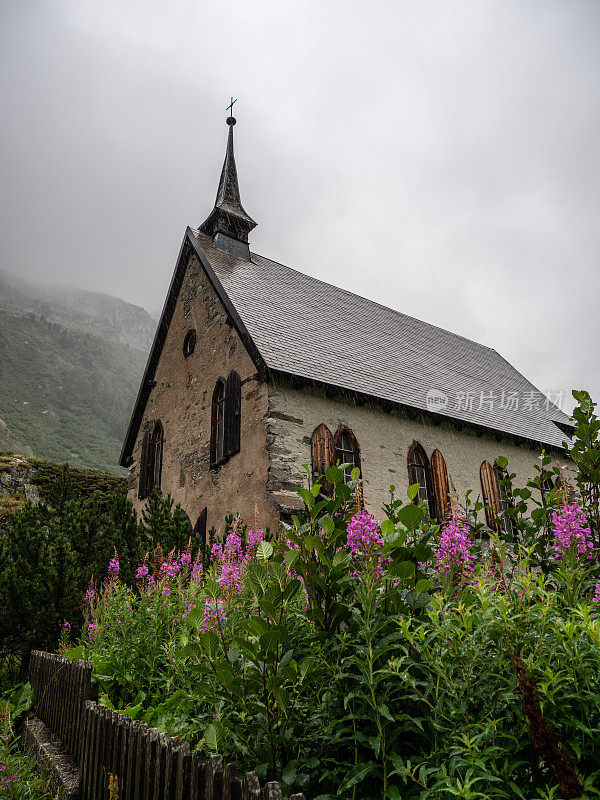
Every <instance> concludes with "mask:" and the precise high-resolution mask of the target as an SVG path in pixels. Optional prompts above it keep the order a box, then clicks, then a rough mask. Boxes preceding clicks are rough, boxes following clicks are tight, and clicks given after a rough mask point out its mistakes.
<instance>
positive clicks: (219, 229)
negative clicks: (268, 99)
mask: <svg viewBox="0 0 600 800" xmlns="http://www.w3.org/2000/svg"><path fill="white" fill-rule="evenodd" d="M234 102H235V100H233V98H232V101H231V106H230V109H231V108H232V107H233V103H234ZM235 122H236V120H235V117H232V116H229V117H227V124H228V125H229V136H228V137H227V152H226V153H225V162H224V164H223V169H222V171H221V180H220V181H219V190H218V191H217V199H216V200H215V207H214V208H213V210H212V211H211V212H210V214H209V215H208V218H207V219H206V221H205V222H203V223H202V225H201V226H200V231H201V233H206V234H207V235H208V236H212V238H213V239H214V240H215V244H216V245H217V247H218V248H219V250H224V251H225V252H227V253H230V254H231V255H235V256H238V257H241V258H245V259H247V260H248V261H249V260H250V248H249V247H248V234H249V233H250V231H251V230H252V229H253V228H255V227H256V222H254V220H253V219H252V217H250V216H249V215H248V214H247V213H246V212H245V211H244V208H243V206H242V201H241V200H240V187H239V185H238V178H237V169H236V166H235V156H234V154H233V126H234V125H235Z"/></svg>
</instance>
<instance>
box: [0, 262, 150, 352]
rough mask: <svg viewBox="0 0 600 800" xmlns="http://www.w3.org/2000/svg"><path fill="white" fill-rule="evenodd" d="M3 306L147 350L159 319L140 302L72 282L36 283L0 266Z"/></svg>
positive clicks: (0, 299) (1, 304) (0, 306)
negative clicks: (59, 284) (95, 290)
mask: <svg viewBox="0 0 600 800" xmlns="http://www.w3.org/2000/svg"><path fill="white" fill-rule="evenodd" d="M0 309H3V310H5V311H8V312H9V313H11V312H17V313H30V314H34V315H35V316H38V317H43V318H44V319H45V320H47V321H48V322H55V323H57V324H59V325H63V326H64V327H66V328H76V329H78V330H82V331H88V332H89V333H95V334H97V335H98V336H102V337H103V338H106V339H112V340H114V341H121V342H125V343H127V344H129V345H131V347H135V348H137V349H139V350H142V351H144V352H145V353H147V352H148V351H149V349H150V345H151V344H152V339H153V337H154V331H155V329H156V320H155V319H153V318H152V317H151V316H150V314H149V313H148V312H147V311H146V310H145V309H143V308H142V307H141V306H134V305H132V304H131V303H127V302H125V301H124V300H120V299H119V298H117V297H112V296H111V295H108V294H103V293H101V292H90V291H86V290H84V289H76V288H74V287H72V286H52V285H44V284H34V283H32V282H30V281H26V280H24V279H23V278H18V277H17V276H16V275H12V274H11V273H9V272H5V271H4V270H0Z"/></svg>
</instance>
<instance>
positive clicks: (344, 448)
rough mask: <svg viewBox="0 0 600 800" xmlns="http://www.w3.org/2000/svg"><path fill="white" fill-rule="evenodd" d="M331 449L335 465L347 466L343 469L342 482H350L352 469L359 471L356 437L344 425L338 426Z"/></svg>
mask: <svg viewBox="0 0 600 800" xmlns="http://www.w3.org/2000/svg"><path fill="white" fill-rule="evenodd" d="M333 447H334V452H335V456H334V457H335V461H336V463H340V464H347V465H348V466H347V467H346V468H345V469H344V481H345V482H346V483H349V481H351V480H352V470H353V469H354V467H358V468H359V469H360V447H359V446H358V442H357V440H356V436H355V435H354V434H353V433H352V431H351V430H350V428H347V427H346V426H345V425H340V427H339V428H338V430H337V432H336V434H335V436H334V437H333Z"/></svg>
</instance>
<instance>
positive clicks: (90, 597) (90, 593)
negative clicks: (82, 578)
mask: <svg viewBox="0 0 600 800" xmlns="http://www.w3.org/2000/svg"><path fill="white" fill-rule="evenodd" d="M95 599H96V588H95V586H94V576H93V575H92V577H91V579H90V584H89V586H88V588H87V592H86V593H85V602H86V603H89V604H91V603H93V602H94V600H95Z"/></svg>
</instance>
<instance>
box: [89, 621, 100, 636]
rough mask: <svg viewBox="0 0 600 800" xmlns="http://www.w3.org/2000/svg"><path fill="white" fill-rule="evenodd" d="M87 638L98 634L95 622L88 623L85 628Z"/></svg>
mask: <svg viewBox="0 0 600 800" xmlns="http://www.w3.org/2000/svg"><path fill="white" fill-rule="evenodd" d="M87 632H88V636H89V637H90V639H91V638H92V637H94V636H95V635H96V634H97V633H98V625H97V624H96V623H95V622H90V624H89V625H88V627H87Z"/></svg>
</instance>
